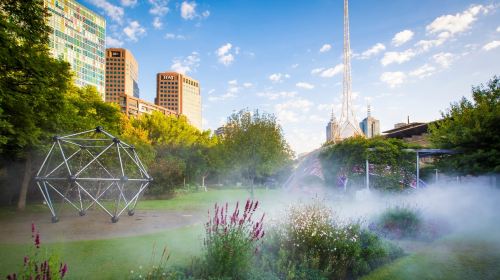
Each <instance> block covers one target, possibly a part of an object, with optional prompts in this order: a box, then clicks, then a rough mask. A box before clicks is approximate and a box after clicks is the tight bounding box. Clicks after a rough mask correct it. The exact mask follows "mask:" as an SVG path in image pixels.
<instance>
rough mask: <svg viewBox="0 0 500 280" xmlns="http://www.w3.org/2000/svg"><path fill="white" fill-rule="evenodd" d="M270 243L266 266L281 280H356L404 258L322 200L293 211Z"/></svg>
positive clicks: (264, 256)
mask: <svg viewBox="0 0 500 280" xmlns="http://www.w3.org/2000/svg"><path fill="white" fill-rule="evenodd" d="M264 244H265V245H264V247H263V251H264V253H263V254H262V257H261V264H262V266H263V267H264V268H265V269H267V270H271V271H274V272H275V273H276V274H277V275H278V276H279V278H280V279H352V278H356V277H359V276H360V275H363V274H366V273H368V272H369V271H371V270H373V269H374V268H375V267H377V266H379V265H381V264H384V263H386V262H388V261H391V260H392V259H394V258H396V257H398V256H400V255H401V253H402V251H401V250H400V249H397V248H396V247H395V246H390V245H389V244H386V243H385V242H383V241H382V240H381V239H380V238H379V237H378V236H376V235H375V234H373V233H370V232H369V231H366V230H362V229H361V225H360V223H359V222H341V221H339V220H338V219H337V218H336V217H335V215H334V213H333V212H332V211H331V209H329V208H328V207H326V206H325V205H324V204H323V203H322V202H320V201H315V202H314V203H311V204H307V205H299V206H294V207H291V208H290V209H289V212H288V214H287V216H286V218H285V219H284V220H283V221H282V222H280V223H278V224H277V225H276V226H274V227H273V229H272V230H271V232H270V234H269V235H268V236H267V238H266V242H265V243H264Z"/></svg>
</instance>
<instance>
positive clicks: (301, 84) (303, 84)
mask: <svg viewBox="0 0 500 280" xmlns="http://www.w3.org/2000/svg"><path fill="white" fill-rule="evenodd" d="M295 86H296V87H298V88H303V89H313V88H314V85H312V84H310V83H306V82H298V83H296V84H295Z"/></svg>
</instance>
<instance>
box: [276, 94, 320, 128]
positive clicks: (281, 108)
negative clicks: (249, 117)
mask: <svg viewBox="0 0 500 280" xmlns="http://www.w3.org/2000/svg"><path fill="white" fill-rule="evenodd" d="M313 105H314V103H312V102H311V101H309V100H307V99H304V98H295V99H292V100H289V101H287V102H284V103H279V104H276V105H275V106H274V109H275V111H276V115H277V118H278V120H279V121H280V122H281V123H293V122H297V121H299V118H300V117H299V116H304V115H305V114H304V113H307V112H308V111H309V110H310V109H311V107H312V106H313Z"/></svg>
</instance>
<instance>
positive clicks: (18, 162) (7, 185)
mask: <svg viewBox="0 0 500 280" xmlns="http://www.w3.org/2000/svg"><path fill="white" fill-rule="evenodd" d="M47 16H48V14H47V12H46V10H45V9H44V7H43V1H40V0H28V1H18V0H7V1H1V3H0V42H1V45H0V158H1V159H2V160H1V161H0V185H1V186H2V187H1V188H0V193H1V196H0V197H1V200H0V204H9V205H10V204H14V203H15V201H16V199H17V204H18V208H19V209H24V208H25V205H26V198H27V196H28V194H29V191H32V190H33V188H31V189H30V188H29V186H30V185H31V184H32V178H33V176H34V174H35V172H36V171H35V167H36V166H38V165H39V164H40V163H41V162H40V161H41V159H42V158H43V154H44V153H45V152H47V149H48V145H49V144H50V142H51V139H52V137H53V136H54V135H61V134H66V133H71V132H78V131H84V130H88V129H93V128H95V127H97V126H103V127H104V128H105V129H106V130H107V131H109V132H110V133H112V134H114V135H118V136H119V137H120V138H122V139H124V141H126V142H129V143H131V144H134V145H135V146H136V147H137V149H138V151H139V153H140V154H141V157H143V158H144V159H145V160H144V161H145V163H146V165H148V166H150V169H151V174H152V176H153V177H154V179H155V181H154V183H153V184H152V185H151V188H150V189H149V190H148V193H149V194H151V195H164V194H171V193H173V192H174V190H175V189H176V188H179V187H187V186H190V185H194V186H197V185H201V186H202V187H205V179H207V180H209V181H210V182H211V183H213V184H216V183H217V184H237V183H238V182H242V181H244V182H245V184H246V185H253V184H254V183H260V182H265V181H266V178H268V177H272V176H276V175H277V174H280V172H282V170H284V167H285V166H286V165H287V164H288V163H289V162H290V160H291V157H292V153H291V151H290V148H289V146H288V144H287V143H286V141H285V140H284V137H283V133H282V130H281V128H280V126H279V124H278V123H277V122H276V119H275V118H274V116H273V115H269V114H262V113H260V112H258V111H255V112H251V111H249V110H242V111H240V112H237V113H234V114H233V115H231V116H230V117H229V118H228V123H227V125H226V126H225V127H226V128H227V129H226V131H227V132H226V134H225V136H223V137H217V136H215V135H214V134H213V133H212V132H211V131H199V130H198V129H196V128H195V127H193V126H191V125H190V124H189V121H188V120H187V119H186V118H185V117H183V116H179V117H177V116H165V115H162V114H161V113H158V112H154V113H152V114H151V115H147V114H146V115H141V116H138V117H128V116H126V115H123V114H122V113H121V112H120V108H119V106H118V105H117V104H113V103H106V102H104V101H103V99H102V96H101V95H100V94H99V93H98V92H97V91H96V89H95V88H94V87H90V86H87V87H82V88H79V87H76V86H75V85H74V84H73V80H74V74H73V73H72V71H71V68H70V65H69V64H68V63H67V62H65V61H63V60H61V59H57V58H53V57H52V56H51V55H50V51H49V34H50V31H51V30H50V27H49V26H48V25H47V24H46V17H47ZM235 167H236V168H235ZM33 194H35V193H33Z"/></svg>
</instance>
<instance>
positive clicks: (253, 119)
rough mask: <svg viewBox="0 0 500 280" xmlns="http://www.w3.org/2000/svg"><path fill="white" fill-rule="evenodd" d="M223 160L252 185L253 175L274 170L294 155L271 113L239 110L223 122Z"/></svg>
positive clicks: (274, 171) (257, 176) (260, 174)
mask: <svg viewBox="0 0 500 280" xmlns="http://www.w3.org/2000/svg"><path fill="white" fill-rule="evenodd" d="M223 147H224V151H225V153H226V159H227V160H226V162H227V164H228V166H230V167H231V168H236V169H239V170H240V171H241V172H242V175H243V177H244V178H246V179H247V180H248V181H249V183H250V184H251V185H252V194H253V185H254V183H255V179H256V178H259V177H265V176H270V175H273V174H275V173H276V172H277V171H278V170H279V169H280V168H282V167H284V166H285V165H286V164H288V163H289V162H290V160H291V158H292V156H293V152H292V150H291V149H290V147H289V145H288V143H287V142H286V141H285V138H284V136H283V132H282V129H281V126H280V125H279V124H278V123H277V122H276V118H275V117H274V115H271V114H265V113H264V114H261V113H259V111H254V112H253V113H252V112H250V111H247V110H241V111H240V112H238V113H234V114H232V115H231V116H230V117H229V118H228V122H227V124H226V125H225V126H224V138H223Z"/></svg>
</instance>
